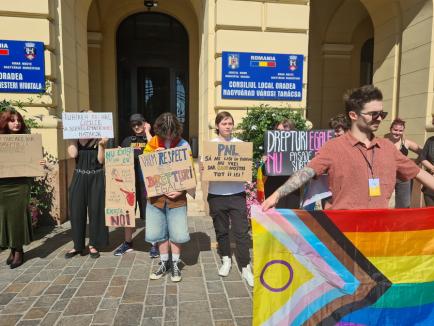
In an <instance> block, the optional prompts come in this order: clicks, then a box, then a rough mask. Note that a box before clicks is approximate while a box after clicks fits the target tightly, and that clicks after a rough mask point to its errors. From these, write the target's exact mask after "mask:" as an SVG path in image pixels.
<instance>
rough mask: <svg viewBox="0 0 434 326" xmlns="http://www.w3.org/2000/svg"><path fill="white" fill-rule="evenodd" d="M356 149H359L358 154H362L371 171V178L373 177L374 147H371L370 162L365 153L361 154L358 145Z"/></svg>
mask: <svg viewBox="0 0 434 326" xmlns="http://www.w3.org/2000/svg"><path fill="white" fill-rule="evenodd" d="M356 147H357V149H358V150H359V152H360V154H362V156H363V158H364V159H365V161H366V163H367V164H368V168H369V170H370V171H371V176H372V178H373V177H374V154H375V147H372V160H371V162H369V160H368V158H367V157H366V155H365V154H363V152H362V150H361V149H360V147H359V146H356Z"/></svg>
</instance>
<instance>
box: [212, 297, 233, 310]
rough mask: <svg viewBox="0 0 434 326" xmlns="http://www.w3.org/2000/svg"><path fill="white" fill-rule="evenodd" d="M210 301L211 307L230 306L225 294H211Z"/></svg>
mask: <svg viewBox="0 0 434 326" xmlns="http://www.w3.org/2000/svg"><path fill="white" fill-rule="evenodd" d="M209 301H210V304H211V308H229V307H228V301H227V298H226V296H225V295H224V294H210V295H209Z"/></svg>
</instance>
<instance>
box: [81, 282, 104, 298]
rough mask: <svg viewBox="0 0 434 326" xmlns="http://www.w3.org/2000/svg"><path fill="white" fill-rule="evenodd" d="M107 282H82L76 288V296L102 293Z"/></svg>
mask: <svg viewBox="0 0 434 326" xmlns="http://www.w3.org/2000/svg"><path fill="white" fill-rule="evenodd" d="M108 284H109V282H108V281H104V282H83V283H82V284H81V286H80V287H79V288H78V291H77V293H76V294H75V296H76V297H87V296H97V295H103V294H104V292H105V290H106V288H107V286H108Z"/></svg>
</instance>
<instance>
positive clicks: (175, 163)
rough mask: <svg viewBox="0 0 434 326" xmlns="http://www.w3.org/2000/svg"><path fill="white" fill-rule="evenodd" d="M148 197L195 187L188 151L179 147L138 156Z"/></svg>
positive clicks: (183, 147)
mask: <svg viewBox="0 0 434 326" xmlns="http://www.w3.org/2000/svg"><path fill="white" fill-rule="evenodd" d="M139 161H140V167H141V169H142V173H143V177H144V179H145V187H146V191H147V193H148V197H155V196H159V195H163V194H166V193H168V192H172V191H182V190H187V189H191V188H195V187H196V175H195V173H194V170H193V165H192V161H191V157H190V149H189V148H188V147H187V146H181V147H176V148H171V149H166V150H163V151H158V152H153V153H144V154H142V155H139Z"/></svg>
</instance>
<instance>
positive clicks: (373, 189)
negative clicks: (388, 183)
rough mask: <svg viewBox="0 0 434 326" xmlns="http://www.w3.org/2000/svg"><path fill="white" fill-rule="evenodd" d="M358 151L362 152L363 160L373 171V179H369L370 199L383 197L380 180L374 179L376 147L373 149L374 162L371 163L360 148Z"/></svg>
mask: <svg viewBox="0 0 434 326" xmlns="http://www.w3.org/2000/svg"><path fill="white" fill-rule="evenodd" d="M357 149H358V150H359V151H360V154H362V156H363V158H364V159H365V161H366V163H367V164H368V168H369V170H370V171H371V178H369V179H368V187H369V196H370V197H378V196H381V189H380V179H379V178H375V177H374V154H375V147H373V148H372V160H371V162H369V160H368V158H367V157H366V155H365V154H363V152H362V150H361V149H360V147H357Z"/></svg>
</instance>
